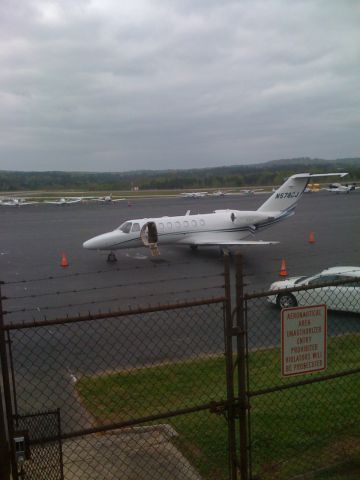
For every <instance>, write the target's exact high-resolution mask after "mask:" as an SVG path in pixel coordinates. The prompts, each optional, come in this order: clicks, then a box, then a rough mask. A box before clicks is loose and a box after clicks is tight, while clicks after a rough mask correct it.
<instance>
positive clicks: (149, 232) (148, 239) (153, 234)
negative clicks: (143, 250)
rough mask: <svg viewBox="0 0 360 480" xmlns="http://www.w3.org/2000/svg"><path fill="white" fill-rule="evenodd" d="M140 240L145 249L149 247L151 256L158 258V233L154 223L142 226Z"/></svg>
mask: <svg viewBox="0 0 360 480" xmlns="http://www.w3.org/2000/svg"><path fill="white" fill-rule="evenodd" d="M140 238H141V240H142V242H143V244H144V245H145V247H149V249H150V252H151V255H153V256H158V255H160V252H159V249H158V245H157V242H158V232H157V228H156V223H155V222H147V223H145V225H143V227H142V229H141V231H140Z"/></svg>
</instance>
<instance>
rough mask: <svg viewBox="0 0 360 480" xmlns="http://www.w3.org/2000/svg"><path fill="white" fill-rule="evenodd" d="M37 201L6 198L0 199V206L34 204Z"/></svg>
mask: <svg viewBox="0 0 360 480" xmlns="http://www.w3.org/2000/svg"><path fill="white" fill-rule="evenodd" d="M36 203H39V202H32V201H27V200H26V199H25V198H15V197H11V198H6V199H1V200H0V206H3V207H22V206H24V205H35V204H36Z"/></svg>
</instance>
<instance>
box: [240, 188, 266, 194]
mask: <svg viewBox="0 0 360 480" xmlns="http://www.w3.org/2000/svg"><path fill="white" fill-rule="evenodd" d="M263 191H264V189H263V188H254V189H253V190H246V189H242V190H240V191H239V193H240V194H241V195H255V193H259V192H263Z"/></svg>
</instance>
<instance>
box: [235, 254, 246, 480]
mask: <svg viewBox="0 0 360 480" xmlns="http://www.w3.org/2000/svg"><path fill="white" fill-rule="evenodd" d="M235 265H236V322H235V333H236V339H237V367H238V397H239V428H240V432H239V441H240V476H241V480H248V479H249V462H248V459H249V457H248V418H247V416H248V398H247V383H246V382H247V375H246V371H247V368H246V341H245V340H246V335H247V332H246V322H245V308H244V274H243V260H242V256H241V254H240V253H239V252H237V253H236V256H235Z"/></svg>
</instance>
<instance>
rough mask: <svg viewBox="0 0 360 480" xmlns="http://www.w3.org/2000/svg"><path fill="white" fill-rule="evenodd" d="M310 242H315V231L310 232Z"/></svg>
mask: <svg viewBox="0 0 360 480" xmlns="http://www.w3.org/2000/svg"><path fill="white" fill-rule="evenodd" d="M309 243H315V235H314V232H310V235H309Z"/></svg>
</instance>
